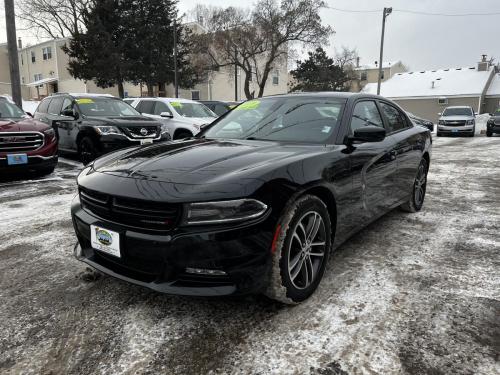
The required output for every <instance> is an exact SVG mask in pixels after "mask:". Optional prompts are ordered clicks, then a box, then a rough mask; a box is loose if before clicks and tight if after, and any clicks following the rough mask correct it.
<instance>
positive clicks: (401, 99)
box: [363, 61, 500, 122]
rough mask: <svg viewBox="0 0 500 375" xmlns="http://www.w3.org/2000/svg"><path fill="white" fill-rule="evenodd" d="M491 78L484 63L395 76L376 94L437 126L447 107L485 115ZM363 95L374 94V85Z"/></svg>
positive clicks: (499, 95) (488, 65) (489, 70)
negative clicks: (461, 107)
mask: <svg viewBox="0 0 500 375" xmlns="http://www.w3.org/2000/svg"><path fill="white" fill-rule="evenodd" d="M494 77H495V67H493V66H490V64H489V63H488V62H487V61H481V62H479V63H478V64H477V66H472V67H463V68H449V69H439V70H427V71H420V72H405V73H396V75H394V76H393V77H392V78H390V79H388V80H386V81H385V82H383V83H382V85H381V91H380V94H381V95H383V96H385V97H387V98H389V99H392V100H394V101H395V102H396V103H398V104H399V105H400V106H401V107H402V108H403V109H405V110H407V111H408V112H411V113H414V114H415V115H417V116H419V117H422V118H425V119H428V120H431V121H433V122H437V120H438V118H439V115H438V113H440V112H443V110H444V109H445V108H446V107H448V106H456V105H464V106H465V105H466V106H471V107H472V108H474V111H476V112H478V113H484V112H487V107H488V100H489V99H488V98H489V97H490V98H491V99H492V100H494V98H493V97H494V92H491V95H489V96H488V89H489V88H490V84H491V83H492V82H493V78H494ZM499 88H500V85H499ZM498 91H500V90H498ZM363 92H367V93H370V94H376V92H377V84H376V83H370V84H367V85H366V86H365V88H364V89H363ZM497 95H498V97H500V92H497Z"/></svg>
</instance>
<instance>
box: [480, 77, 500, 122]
mask: <svg viewBox="0 0 500 375" xmlns="http://www.w3.org/2000/svg"><path fill="white" fill-rule="evenodd" d="M497 108H500V73H498V72H497V73H495V76H494V77H493V79H492V80H491V83H490V86H489V87H488V91H486V95H485V98H484V107H483V112H485V113H493V112H495V111H496V110H497Z"/></svg>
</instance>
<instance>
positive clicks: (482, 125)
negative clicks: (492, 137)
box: [476, 113, 490, 134]
mask: <svg viewBox="0 0 500 375" xmlns="http://www.w3.org/2000/svg"><path fill="white" fill-rule="evenodd" d="M489 119H490V115H489V114H488V113H482V114H480V115H477V116H476V134H481V132H482V134H485V133H486V123H487V122H488V120H489Z"/></svg>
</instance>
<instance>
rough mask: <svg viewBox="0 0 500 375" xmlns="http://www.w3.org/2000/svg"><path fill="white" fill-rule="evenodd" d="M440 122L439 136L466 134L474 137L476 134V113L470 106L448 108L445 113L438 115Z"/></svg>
mask: <svg viewBox="0 0 500 375" xmlns="http://www.w3.org/2000/svg"><path fill="white" fill-rule="evenodd" d="M438 115H439V116H440V117H439V122H438V127H437V136H438V137H440V136H442V135H445V134H451V135H459V134H466V135H468V136H469V137H474V134H475V132H476V113H474V109H472V107H468V106H455V107H446V108H445V110H444V111H443V113H438Z"/></svg>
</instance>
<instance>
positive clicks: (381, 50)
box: [377, 8, 392, 95]
mask: <svg viewBox="0 0 500 375" xmlns="http://www.w3.org/2000/svg"><path fill="white" fill-rule="evenodd" d="M391 13H392V8H384V15H383V17H382V37H381V40H380V59H379V61H378V84H377V95H380V84H381V83H382V65H383V60H384V35H385V20H386V18H387V17H388V16H389V14H391Z"/></svg>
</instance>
